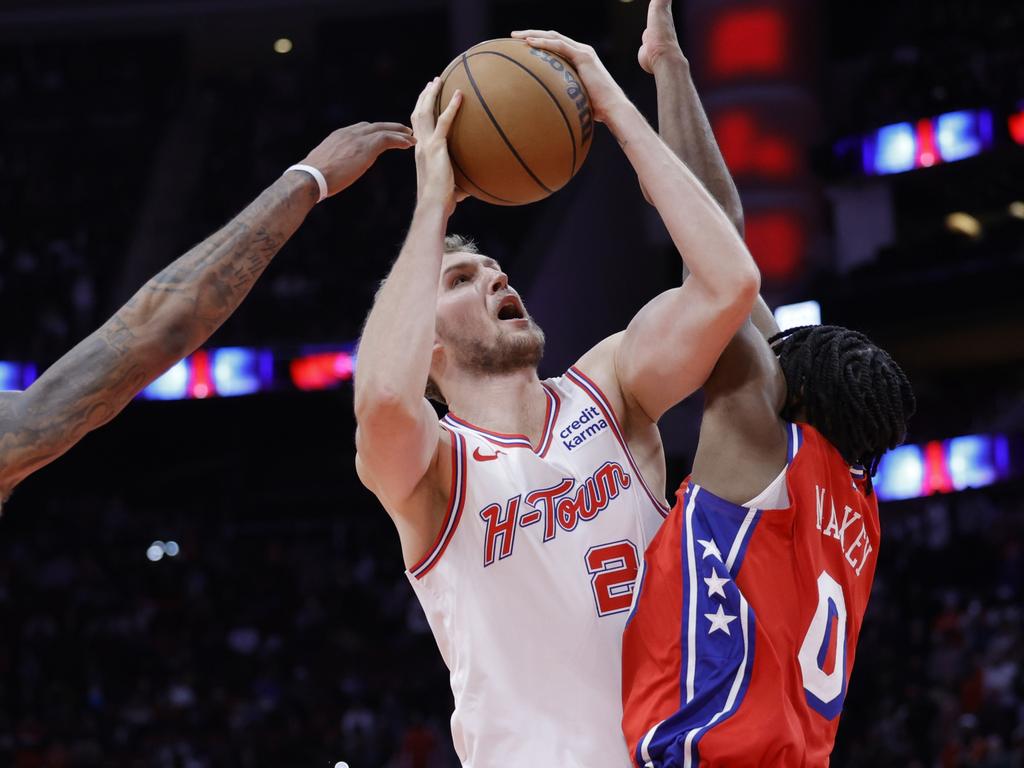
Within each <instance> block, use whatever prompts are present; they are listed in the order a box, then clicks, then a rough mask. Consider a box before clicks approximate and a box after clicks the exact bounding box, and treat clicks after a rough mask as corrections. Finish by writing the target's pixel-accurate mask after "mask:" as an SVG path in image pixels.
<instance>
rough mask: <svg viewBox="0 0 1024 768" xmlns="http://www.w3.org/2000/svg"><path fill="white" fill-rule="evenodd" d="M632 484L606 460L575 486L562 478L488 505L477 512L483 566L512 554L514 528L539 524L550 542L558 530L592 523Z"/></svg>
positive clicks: (567, 529) (546, 539)
mask: <svg viewBox="0 0 1024 768" xmlns="http://www.w3.org/2000/svg"><path fill="white" fill-rule="evenodd" d="M632 483H633V480H632V478H631V477H630V476H629V474H627V472H626V470H624V469H623V468H622V465H621V464H619V463H617V462H614V461H609V462H605V463H604V464H603V465H601V467H600V468H598V470H597V471H596V472H594V474H592V475H591V476H590V477H588V478H587V479H586V480H584V481H583V482H582V483H580V484H579V485H577V484H576V480H575V478H571V477H566V478H563V479H562V481H561V482H559V483H557V484H555V485H552V486H550V487H547V488H538V489H536V490H532V491H530V492H528V493H525V494H519V495H518V496H513V497H512V498H511V499H509V500H508V501H506V502H505V503H504V504H500V503H494V504H488V505H487V506H486V507H484V508H483V509H482V510H480V518H481V519H482V520H483V521H484V523H485V524H486V525H487V532H486V536H485V537H484V566H485V567H486V566H488V565H491V564H492V563H493V562H494V561H495V560H504V559H505V558H506V557H508V556H509V555H511V554H512V552H513V551H514V548H515V538H516V528H527V527H529V526H531V525H534V524H536V523H540V522H543V523H544V541H545V542H548V541H551V540H552V539H554V538H555V536H556V535H557V533H558V531H559V529H561V530H563V531H573V530H575V529H576V526H577V525H579V523H581V522H584V523H585V522H587V521H589V520H593V519H594V518H595V517H597V515H598V514H599V513H600V512H601V511H602V510H603V509H605V508H606V507H607V506H608V504H609V502H611V500H612V499H614V498H615V497H617V496H618V495H619V492H620V491H621V490H622V489H624V488H629V486H630V485H632Z"/></svg>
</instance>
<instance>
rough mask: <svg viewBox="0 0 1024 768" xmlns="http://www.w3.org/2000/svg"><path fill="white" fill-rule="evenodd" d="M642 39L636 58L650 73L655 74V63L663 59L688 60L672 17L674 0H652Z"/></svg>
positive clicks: (645, 70) (648, 8)
mask: <svg viewBox="0 0 1024 768" xmlns="http://www.w3.org/2000/svg"><path fill="white" fill-rule="evenodd" d="M640 39H641V44H640V50H639V51H637V54H636V58H637V61H639V62H640V66H641V67H642V68H643V70H644V72H647V73H648V74H651V75H653V74H654V66H655V64H657V62H658V61H660V60H662V59H665V58H671V59H673V60H675V61H679V62H685V61H686V57H685V56H684V55H683V49H682V48H680V47H679V37H678V36H677V35H676V25H675V21H674V20H673V19H672V0H651V3H650V5H648V6H647V29H645V30H644V33H643V36H642V37H641V38H640Z"/></svg>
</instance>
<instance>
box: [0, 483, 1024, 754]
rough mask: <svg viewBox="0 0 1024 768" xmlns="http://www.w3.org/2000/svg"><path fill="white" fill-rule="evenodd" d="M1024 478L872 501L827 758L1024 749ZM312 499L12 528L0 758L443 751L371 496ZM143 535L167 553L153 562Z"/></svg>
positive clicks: (444, 735) (402, 586)
mask: <svg viewBox="0 0 1024 768" xmlns="http://www.w3.org/2000/svg"><path fill="white" fill-rule="evenodd" d="M1021 491H1022V489H1021V487H1020V485H1019V484H1017V485H1016V486H1014V485H1010V486H1006V487H1005V488H993V489H987V490H982V491H970V492H965V493H962V494H959V495H953V496H944V497H933V498H931V499H926V500H918V501H912V502H902V503H899V504H890V505H884V506H883V510H882V515H883V546H882V554H881V558H880V561H879V571H878V575H877V577H876V583H875V589H874V593H873V596H872V600H871V603H870V607H869V612H868V616H867V618H866V620H865V624H864V629H863V632H862V635H861V640H860V644H859V649H858V655H857V664H856V669H855V672H854V676H853V679H852V682H851V685H850V690H849V694H848V697H847V701H846V706H845V709H844V714H843V721H842V724H841V727H840V730H839V739H838V742H837V746H836V752H835V754H834V757H833V761H832V764H833V765H835V766H850V767H856V766H876V767H877V766H893V768H895V767H896V766H901V767H909V766H920V767H921V768H933V767H934V768H968V767H969V768H1011V767H1013V766H1020V765H1022V764H1024V763H1022V759H1024V726H1022V723H1024V674H1022V669H1021V659H1022V658H1024V623H1022V608H1021V598H1022V595H1021V585H1022V584H1024V550H1022V544H1024V504H1022V503H1021V502H1020V498H1021V496H1022V494H1021ZM235 501H236V503H237V504H238V507H239V508H240V509H245V508H248V507H249V504H247V503H246V501H247V500H246V499H244V498H243V499H236V500H235ZM218 503H220V502H218ZM258 503H259V502H258V501H257V500H256V499H253V500H252V501H251V505H252V506H257V505H258ZM323 503H324V504H325V509H323V510H320V511H321V512H322V514H321V515H318V516H314V517H309V518H306V519H298V520H291V521H283V520H279V521H273V520H272V519H268V520H262V521H261V520H250V521H245V520H244V519H240V517H239V516H238V515H237V514H236V515H234V516H233V517H232V516H225V515H222V514H218V513H217V512H216V511H215V510H214V509H213V508H212V506H213V502H211V508H210V509H206V508H203V507H200V508H198V509H191V510H189V511H188V512H187V513H182V512H177V513H176V512H174V511H171V510H167V509H159V508H156V507H154V508H153V509H140V508H138V505H135V506H134V507H133V508H132V509H131V510H129V509H128V508H127V507H126V506H125V504H124V503H123V501H120V500H119V499H118V498H116V497H113V498H99V497H97V498H86V499H82V500H80V502H78V503H77V508H76V509H75V514H74V515H69V514H68V510H67V509H66V508H61V507H60V505H55V506H54V508H53V509H50V510H46V511H44V512H42V513H41V514H42V515H43V519H42V520H39V519H35V520H32V521H28V520H26V519H24V518H22V521H23V523H24V526H23V527H24V530H20V529H19V527H20V526H19V525H18V524H17V523H15V524H14V527H11V526H8V527H7V529H6V535H5V537H4V539H3V540H2V541H0V615H2V616H3V617H4V626H5V627H7V629H6V630H5V632H4V633H3V635H2V637H0V764H3V765H11V766H14V768H37V767H39V768H42V766H48V767H50V768H65V767H67V768H70V767H71V766H76V767H77V766H82V767H83V768H86V767H91V766H97V767H98V766H143V765H145V766H156V767H157V768H165V767H166V768H179V767H180V768H207V767H208V768H213V767H214V766H239V768H249V767H250V766H281V765H307V766H325V765H333V761H338V760H345V761H346V762H348V763H349V764H350V765H351V766H352V767H353V768H364V767H370V766H372V767H374V768H376V767H378V766H394V767H395V768H404V767H406V766H407V767H409V768H434V767H435V766H437V767H440V766H451V765H455V764H456V763H455V762H454V757H453V755H452V752H451V747H450V735H449V733H448V730H447V718H448V716H449V715H450V711H451V696H450V694H449V691H448V681H447V674H446V670H445V669H444V667H443V664H442V662H441V660H440V657H439V654H438V652H437V649H436V646H435V644H434V642H433V639H432V637H431V635H430V633H429V628H428V627H427V625H426V621H425V618H424V616H423V614H422V612H421V610H420V609H419V606H418V603H417V601H416V600H415V597H414V595H413V592H412V590H411V588H410V586H409V585H408V583H407V581H406V579H405V577H404V575H403V573H402V567H401V556H400V553H399V551H398V547H397V542H396V538H397V537H395V536H394V532H393V530H392V529H391V528H390V524H389V523H388V521H387V519H386V516H385V515H384V514H383V513H382V512H381V511H380V510H379V509H375V508H373V505H372V503H367V504H365V508H363V505H362V502H361V503H360V505H350V506H349V508H348V509H347V510H345V511H344V512H342V513H334V514H331V513H328V512H327V511H326V504H327V502H326V500H325V501H324V502H323ZM159 530H172V531H174V534H173V535H175V536H176V537H177V539H176V540H177V543H178V544H179V545H180V554H178V555H177V556H176V557H170V556H164V557H163V558H161V559H160V560H159V561H157V562H151V561H149V560H147V559H146V557H145V556H144V551H145V550H146V548H147V547H148V546H149V544H150V543H151V539H152V532H153V531H159Z"/></svg>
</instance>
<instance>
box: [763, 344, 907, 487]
mask: <svg viewBox="0 0 1024 768" xmlns="http://www.w3.org/2000/svg"><path fill="white" fill-rule="evenodd" d="M768 343H769V344H771V346H772V349H773V350H775V354H777V355H778V356H779V362H780V364H781V365H782V371H783V373H784V374H785V376H786V387H787V389H788V390H789V394H788V395H787V397H786V404H785V406H784V407H783V411H782V418H784V419H786V420H787V421H793V420H794V419H795V418H796V415H797V414H798V413H799V412H801V411H802V415H803V416H804V417H806V419H807V422H808V423H810V425H811V426H813V427H814V428H815V429H817V430H818V431H819V432H821V434H822V435H824V437H825V439H826V440H828V441H829V442H830V443H832V445H834V446H835V447H836V449H837V450H838V451H839V453H840V454H842V457H843V459H844V460H845V461H846V462H847V463H848V464H851V465H860V466H862V467H864V468H865V469H866V470H867V473H868V477H869V478H870V477H871V476H872V475H874V474H875V470H876V469H877V468H878V462H879V460H880V459H881V458H882V454H884V453H885V452H886V451H887V450H889V449H890V448H895V447H896V446H897V445H899V444H900V443H902V442H903V440H904V439H905V438H906V436H907V421H908V420H909V419H910V417H911V416H912V415H913V413H914V410H915V408H916V403H915V401H914V393H913V391H912V390H911V388H910V382H909V381H908V380H907V377H906V374H904V373H903V371H902V369H900V367H899V366H898V365H897V364H896V362H895V361H894V360H893V359H892V358H891V357H889V355H888V354H887V353H886V352H885V351H884V350H882V349H879V348H878V347H876V346H875V345H874V344H872V343H871V340H870V339H869V338H868V337H867V336H865V335H864V334H863V333H858V332H857V331H851V330H849V329H848V328H842V327H840V326H837V325H805V326H800V327H798V328H790V329H789V330H786V331H783V332H782V333H777V334H775V335H774V336H772V337H771V338H770V339H768Z"/></svg>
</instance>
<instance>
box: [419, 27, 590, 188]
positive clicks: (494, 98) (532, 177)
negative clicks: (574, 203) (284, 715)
mask: <svg viewBox="0 0 1024 768" xmlns="http://www.w3.org/2000/svg"><path fill="white" fill-rule="evenodd" d="M441 79H442V83H441V91H440V94H439V95H438V100H437V103H436V104H435V105H434V114H435V116H436V115H438V114H440V111H441V109H442V108H443V107H445V106H447V105H448V102H449V100H450V99H451V97H452V94H453V93H454V92H455V90H456V89H458V90H460V91H462V106H461V107H460V108H459V113H458V114H457V115H456V116H455V121H454V122H453V123H452V127H451V131H450V132H449V134H448V153H449V155H450V156H451V159H452V169H453V171H454V172H455V183H456V185H457V186H458V187H459V189H461V190H462V191H464V192H466V193H467V194H470V195H472V196H473V197H476V198H479V199H480V200H484V201H486V202H488V203H495V204H497V205H523V204H524V203H532V202H535V201H537V200H542V199H543V198H545V197H547V196H548V195H550V194H551V193H552V192H555V191H557V190H559V189H561V188H562V187H564V186H565V185H566V183H568V181H569V179H571V178H572V177H573V176H574V175H575V174H576V172H577V171H578V170H579V169H580V166H581V165H583V161H584V160H585V159H586V157H587V152H588V151H589V150H590V140H591V138H592V136H593V133H594V118H593V115H592V113H591V111H590V98H589V97H588V96H587V91H586V89H585V88H584V87H583V84H582V83H581V82H580V79H579V76H578V75H577V74H576V70H574V69H573V68H572V66H570V65H569V63H568V62H567V61H566V60H565V59H563V58H561V57H560V56H557V55H555V54H553V53H549V52H548V51H542V50H539V49H536V48H531V47H530V46H529V45H527V44H526V42H525V41H523V40H515V39H512V38H502V39H499V40H488V41H486V42H483V43H480V44H479V45H475V46H473V47H472V48H470V49H469V50H468V51H466V52H465V53H463V54H462V55H460V56H459V57H458V58H456V59H455V61H453V62H452V63H451V64H449V65H448V67H447V68H446V69H445V70H444V73H443V74H442V75H441Z"/></svg>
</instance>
